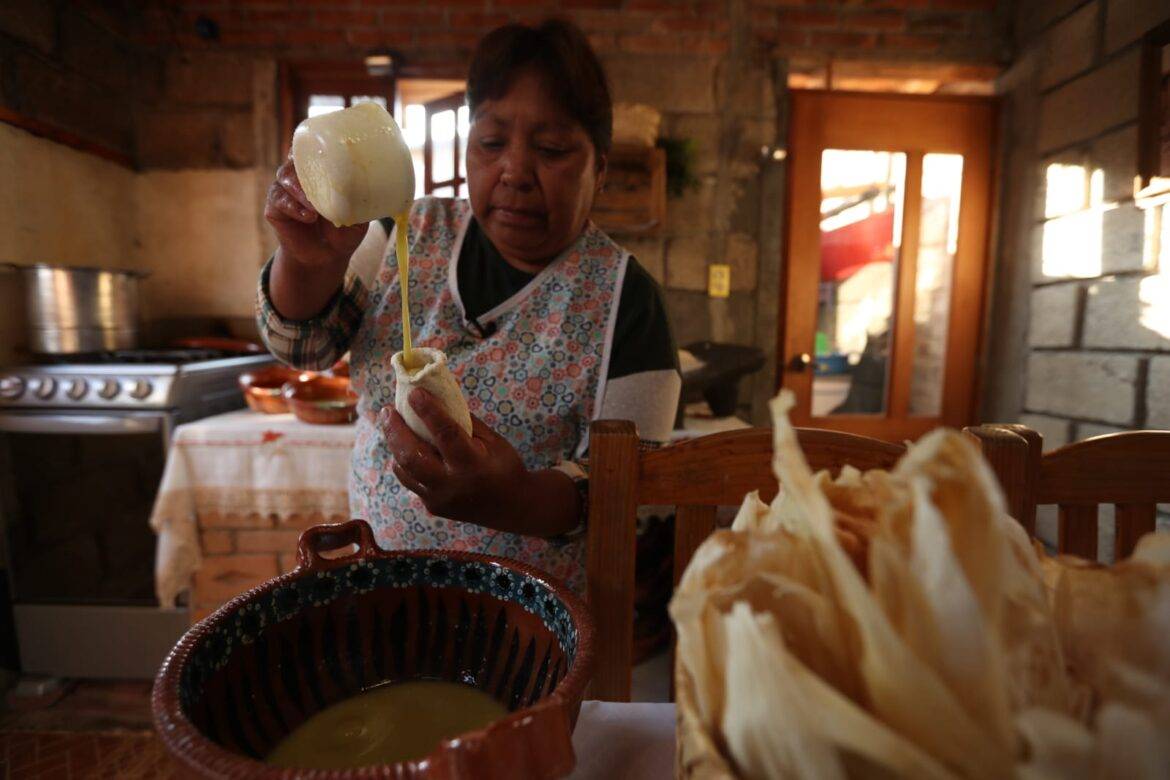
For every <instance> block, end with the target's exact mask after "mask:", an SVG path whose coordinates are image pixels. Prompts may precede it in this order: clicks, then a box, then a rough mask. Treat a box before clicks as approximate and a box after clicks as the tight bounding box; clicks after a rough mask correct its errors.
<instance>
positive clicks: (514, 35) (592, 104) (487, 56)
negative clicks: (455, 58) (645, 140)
mask: <svg viewBox="0 0 1170 780" xmlns="http://www.w3.org/2000/svg"><path fill="white" fill-rule="evenodd" d="M526 70H530V71H531V72H534V73H536V74H538V75H539V76H540V77H541V78H542V79H543V80H544V83H545V87H546V88H547V89H548V92H549V95H550V97H551V98H552V99H553V100H555V101H557V102H558V103H560V105H561V107H562V108H563V109H564V110H565V111H566V112H567V113H568V114H569V116H571V117H573V119H575V120H576V121H577V122H579V123H580V124H581V126H582V127H583V128H585V132H586V133H587V134H588V135H589V139H590V140H591V141H592V142H593V148H594V149H595V150H596V151H597V153H598V154H608V153H609V147H610V144H611V143H612V141H613V103H612V101H611V100H610V97H609V84H608V82H607V81H606V78H605V70H604V69H603V68H602V67H601V62H600V61H599V60H598V59H597V55H596V54H595V53H594V51H593V47H591V46H590V45H589V40H588V39H587V38H586V37H585V34H584V33H583V32H581V28H579V27H577V25H575V24H573V23H572V22H568V21H564V20H561V19H550V20H548V21H546V22H543V23H542V24H541V25H540V26H539V27H528V26H525V25H522V24H506V25H504V26H503V27H497V28H496V29H494V30H492V31H491V32H490V33H488V34H487V35H485V36H484V37H483V39H482V40H480V42H479V45H478V46H477V47H476V49H475V54H474V55H473V56H472V58H471V68H470V69H469V70H468V73H467V105H468V108H470V110H471V115H472V116H475V112H476V109H478V108H479V106H480V104H482V103H483V101H485V100H495V99H497V98H500V97H503V96H504V95H505V94H507V92H508V89H509V88H510V87H511V86H512V81H513V80H514V79H515V78H516V76H517V75H519V74H520V73H521V72H523V71H526Z"/></svg>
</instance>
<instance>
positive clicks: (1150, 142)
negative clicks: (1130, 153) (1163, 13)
mask: <svg viewBox="0 0 1170 780" xmlns="http://www.w3.org/2000/svg"><path fill="white" fill-rule="evenodd" d="M1166 46H1170V21H1166V22H1163V23H1162V24H1160V25H1158V26H1157V27H1154V28H1153V29H1151V30H1150V31H1149V32H1147V33H1146V34H1145V35H1144V36H1142V50H1141V77H1140V79H1141V80H1140V90H1141V91H1140V93H1139V103H1138V170H1137V178H1136V180H1135V181H1134V199H1135V200H1137V201H1138V204H1139V205H1140V206H1142V207H1149V206H1155V205H1158V204H1161V203H1167V202H1170V175H1166V173H1165V172H1164V170H1163V168H1164V165H1165V163H1166V162H1170V161H1165V160H1163V159H1162V141H1161V130H1162V90H1161V81H1162V49H1163V48H1164V47H1166Z"/></svg>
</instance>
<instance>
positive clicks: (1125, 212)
mask: <svg viewBox="0 0 1170 780" xmlns="http://www.w3.org/2000/svg"><path fill="white" fill-rule="evenodd" d="M1166 18H1170V5H1167V4H1166V3H1155V2H1147V1H1146V0H1080V1H1079V2H1073V1H1072V0H1047V1H1046V2H1037V3H1030V4H1027V6H1026V7H1022V10H1021V11H1020V14H1019V16H1018V18H1017V29H1016V35H1017V39H1018V41H1019V42H1020V44H1021V50H1020V54H1019V57H1018V59H1017V62H1016V64H1015V65H1014V66H1013V69H1012V72H1009V74H1008V75H1007V76H1005V79H1004V84H1005V86H1006V87H1007V92H1008V93H1009V94H1008V96H1007V102H1008V106H1009V113H1008V124H1007V127H1006V132H1007V136H1008V137H1007V141H1008V144H1010V145H1012V147H1013V149H1012V151H1011V152H1009V154H1008V156H1007V163H1006V165H1005V174H1006V176H1005V179H1006V180H1005V182H1004V183H1003V187H1004V191H1005V194H1008V197H1007V198H1006V199H1005V206H1006V209H1007V213H1006V214H1005V220H1004V228H1005V230H1004V241H1003V243H1002V245H1001V250H1002V251H1001V256H1000V260H1001V268H1000V269H999V270H1000V273H999V277H1000V280H1001V285H1003V284H1005V283H1006V280H1010V279H1012V278H1013V277H1014V278H1016V279H1022V280H1025V283H1024V284H1021V285H1020V287H1019V288H1018V292H1015V293H1014V294H1013V291H1012V290H1011V289H1010V288H1009V289H1004V288H1003V287H1001V288H1000V289H999V290H997V297H998V299H999V300H997V301H996V302H995V304H994V306H993V312H998V314H999V315H1000V316H993V323H994V326H995V327H997V328H998V330H999V332H1000V334H1001V335H1002V334H1003V333H1005V332H1007V331H1009V330H1010V329H1011V321H1012V319H1013V318H1015V319H1017V320H1019V321H1020V322H1023V323H1025V325H1024V327H1023V330H1024V331H1025V333H1026V338H1023V339H1019V340H1016V342H1015V346H1014V347H1013V348H1011V349H1006V350H1005V349H1002V346H1003V345H1002V342H1001V343H1000V344H999V347H1000V349H999V350H998V351H997V350H996V337H995V334H994V333H993V337H992V345H993V354H992V359H991V360H990V361H989V364H988V365H989V372H988V373H989V376H988V382H989V384H988V386H989V390H990V396H991V404H992V406H993V411H992V412H991V413H990V414H988V413H986V412H985V417H986V418H988V419H993V418H994V419H1012V417H1013V412H1014V414H1015V415H1019V416H1020V419H1022V420H1023V421H1024V422H1025V423H1027V424H1030V425H1032V426H1033V427H1036V428H1037V429H1038V430H1041V432H1042V433H1044V434H1045V440H1046V444H1047V445H1048V447H1050V448H1051V447H1055V446H1059V445H1061V444H1064V443H1066V442H1068V441H1073V440H1077V439H1082V438H1086V437H1088V436H1091V435H1095V434H1098V433H1101V432H1108V431H1115V430H1126V429H1136V428H1143V427H1168V426H1167V423H1168V422H1170V395H1168V394H1167V393H1166V392H1165V390H1164V387H1165V384H1164V377H1165V376H1166V372H1167V368H1166V367H1165V366H1166V365H1167V364H1170V241H1167V240H1165V238H1166V237H1167V236H1168V235H1170V234H1168V233H1167V232H1166V231H1165V230H1164V226H1165V225H1166V224H1167V223H1166V220H1167V219H1170V213H1164V211H1165V209H1163V208H1162V207H1154V208H1150V209H1141V208H1139V207H1138V206H1137V205H1135V203H1134V199H1133V193H1134V177H1135V176H1136V175H1137V123H1138V82H1139V77H1138V75H1139V74H1138V62H1139V53H1140V51H1139V50H1140V37H1141V35H1142V34H1143V33H1144V32H1146V30H1147V29H1149V28H1151V27H1153V26H1154V25H1156V24H1158V23H1159V22H1161V21H1163V20H1164V19H1166ZM1009 188H1016V189H1018V190H1022V192H1015V193H1010V194H1009V193H1008V191H1009ZM1013 209H1014V210H1015V211H1014V213H1012V210H1013ZM1013 265H1014V266H1015V267H1014V268H1013V267H1012V266H1013ZM1023 266H1026V267H1023ZM1021 293H1022V294H1021ZM1013 358H1014V359H1013ZM1020 365H1024V366H1026V368H1025V370H1024V372H1023V377H1022V378H1020V379H1016V380H1013V378H1012V377H1011V376H1010V374H1011V373H1013V372H1016V371H1017V370H1018V369H1017V367H1018V366H1020ZM1021 380H1022V381H1021ZM1013 390H1014V391H1016V392H1018V393H1019V395H1018V397H1017V398H1016V399H1012V398H1010V397H1005V396H1006V394H1007V393H1010V392H1011V391H1013ZM997 395H998V398H997ZM1013 401H1014V402H1015V404H1016V406H1015V409H1013V408H1012V407H1013Z"/></svg>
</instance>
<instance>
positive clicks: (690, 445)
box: [587, 420, 906, 701]
mask: <svg viewBox="0 0 1170 780" xmlns="http://www.w3.org/2000/svg"><path fill="white" fill-rule="evenodd" d="M797 439H798V441H799V442H800V446H801V449H802V450H803V451H804V454H805V457H806V458H807V459H808V461H809V464H810V465H811V466H812V468H813V470H814V471H819V470H822V469H828V470H829V471H830V472H832V473H834V474H836V473H837V472H839V471H840V470H841V469H842V468H843V467H844V466H847V465H848V466H854V467H856V468H858V469H861V470H867V469H874V468H886V469H888V468H891V467H892V466H893V465H894V464H895V463H896V462H897V460H898V458H900V457H901V456H902V454H903V453H905V451H906V448H905V447H903V446H901V445H897V444H890V443H889V442H884V441H879V440H877V439H871V438H868V437H865V436H855V435H853V434H848V433H840V432H837V431H824V430H813V429H798V430H797ZM771 462H772V431H771V429H767V428H751V429H745V430H739V431H729V432H726V433H717V434H712V435H709V436H702V437H699V438H696V439H691V440H689V441H685V442H681V443H678V444H673V445H670V446H667V447H663V448H661V449H657V450H652V451H648V452H640V451H639V449H638V436H637V432H636V431H635V429H634V426H633V424H632V423H629V422H624V421H606V420H602V421H597V422H595V423H593V426H592V427H591V429H590V440H589V541H588V553H587V555H588V557H587V575H588V586H589V601H590V604H591V606H592V607H593V612H594V616H595V618H596V621H597V651H598V652H597V659H598V670H597V673H596V674H595V675H594V682H593V691H592V695H593V696H594V697H595V698H598V699H601V700H605V701H628V700H629V698H630V686H631V673H632V671H633V638H634V634H633V631H634V587H635V572H634V554H635V548H636V544H637V538H636V536H637V508H638V506H640V505H673V506H676V507H677V510H676V514H675V530H674V578H675V582H676V583H677V582H678V579H679V577H681V576H682V572H683V570H684V569H685V568H686V565H687V563H689V562H690V559H691V556H692V555H693V554H694V552H695V550H696V549H697V548H698V546H699V545H700V544H701V543H702V542H703V540H704V539H706V538H707V536H708V535H710V533H711V532H712V531H713V530H715V515H716V509H717V507H720V506H729V505H731V506H737V505H739V504H740V503H741V502H742V501H743V497H744V495H745V494H747V493H749V492H751V491H752V490H759V491H760V495H761V497H762V498H764V499H765V500H769V499H771V498H772V497H773V496H775V495H776V490H777V484H776V478H775V476H774V475H773V474H772V467H771Z"/></svg>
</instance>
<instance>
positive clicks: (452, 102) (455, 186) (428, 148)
mask: <svg viewBox="0 0 1170 780" xmlns="http://www.w3.org/2000/svg"><path fill="white" fill-rule="evenodd" d="M466 102H467V93H466V92H456V93H454V94H451V95H448V96H446V97H443V98H439V99H438V100H431V101H429V102H427V103H424V104H423V106H424V110H425V111H426V119H425V120H424V126H425V128H426V140H425V141H423V172H424V173H423V192H424V193H426V194H427V195H430V194H431V193H432V192H434V191H435V190H436V189H438V188H439V187H451V189H452V191H453V192H454V197H459V187H460V186H461V185H463V184H465V183H466V182H467V177H466V176H460V175H459V157H460V154H459V109H460V108H463V106H464V105H466ZM444 111H454V112H455V140H454V142H453V147H454V149H453V151H454V159H453V161H452V162H453V167H452V169H451V170H452V176H451V178H450V179H444V180H443V181H435V180H434V178H433V176H432V172H433V171H434V170H435V160H434V153H435V144H434V141H432V140H431V138H432V136H431V118H432V117H433V116H434V115H435V114H441V113H443V112H444Z"/></svg>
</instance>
